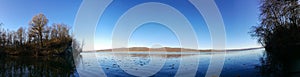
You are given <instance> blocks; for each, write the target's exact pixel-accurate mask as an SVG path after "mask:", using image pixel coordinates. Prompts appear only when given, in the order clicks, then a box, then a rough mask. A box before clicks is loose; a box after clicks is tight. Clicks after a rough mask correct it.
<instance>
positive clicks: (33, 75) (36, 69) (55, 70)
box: [0, 56, 76, 77]
mask: <svg viewBox="0 0 300 77" xmlns="http://www.w3.org/2000/svg"><path fill="white" fill-rule="evenodd" d="M75 72H76V68H75V65H74V62H73V58H72V57H58V56H56V57H25V56H22V57H21V56H0V76H1V77H73V76H76V73H75Z"/></svg>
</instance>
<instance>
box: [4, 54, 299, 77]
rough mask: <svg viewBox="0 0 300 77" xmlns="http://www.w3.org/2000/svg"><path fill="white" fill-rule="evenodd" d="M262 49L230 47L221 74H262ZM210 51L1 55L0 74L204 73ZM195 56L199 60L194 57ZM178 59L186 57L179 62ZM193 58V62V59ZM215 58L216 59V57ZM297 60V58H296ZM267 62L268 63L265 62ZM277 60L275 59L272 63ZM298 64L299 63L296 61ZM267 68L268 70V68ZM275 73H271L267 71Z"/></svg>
mask: <svg viewBox="0 0 300 77" xmlns="http://www.w3.org/2000/svg"><path fill="white" fill-rule="evenodd" d="M264 52H265V50H264V49H255V50H245V51H230V52H227V53H226V54H225V58H224V65H223V69H222V70H221V74H220V76H222V77H223V76H225V77H228V76H229V77H232V76H233V77H236V76H242V77H253V76H265V75H264V74H263V73H269V72H263V70H262V69H261V68H263V69H265V68H269V67H265V66H264V67H262V63H264V61H262V59H263V57H264ZM211 55H214V56H218V55H224V54H223V53H220V52H215V53H211V52H151V53H149V52H129V53H127V52H109V51H107V52H84V53H80V54H79V55H74V59H73V57H58V56H55V57H53V56H52V57H17V56H1V57H0V63H1V64H0V76H1V77H11V76H13V77H16V76H18V77H19V76H21V77H22V76H23V77H28V76H45V77H47V76H50V77H53V76H55V77H56V76H61V77H79V76H81V77H95V76H96V77H98V76H107V77H134V76H151V77H173V76H193V73H195V74H194V76H197V77H203V76H205V75H206V72H207V71H208V68H209V65H210V60H211ZM197 58H198V59H199V61H196V62H195V60H197ZM181 60H186V61H183V62H181ZM193 61H194V62H193ZM217 62H218V61H217ZM220 62H221V61H220ZM298 63H300V62H298ZM264 64H268V63H264ZM274 64H276V63H274ZM296 66H297V67H298V65H296ZM267 71H269V70H267ZM266 76H274V75H266Z"/></svg>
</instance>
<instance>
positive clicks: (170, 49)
mask: <svg viewBox="0 0 300 77" xmlns="http://www.w3.org/2000/svg"><path fill="white" fill-rule="evenodd" d="M260 48H263V47H257V48H244V49H227V50H226V51H244V50H253V49H260ZM112 50H114V51H127V50H128V51H167V52H180V51H199V52H211V51H223V50H212V49H208V50H199V49H189V48H172V47H162V48H148V47H130V48H115V49H104V50H97V52H103V51H112Z"/></svg>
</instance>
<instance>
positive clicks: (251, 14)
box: [0, 0, 260, 49]
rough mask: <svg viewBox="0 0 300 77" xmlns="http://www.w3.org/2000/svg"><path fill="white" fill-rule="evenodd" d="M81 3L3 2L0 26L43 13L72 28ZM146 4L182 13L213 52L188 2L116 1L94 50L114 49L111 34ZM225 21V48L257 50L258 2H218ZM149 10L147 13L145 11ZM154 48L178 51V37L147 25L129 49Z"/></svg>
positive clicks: (54, 0) (65, 0)
mask: <svg viewBox="0 0 300 77" xmlns="http://www.w3.org/2000/svg"><path fill="white" fill-rule="evenodd" d="M81 2H82V1H81V0H1V1H0V22H2V23H4V24H5V25H4V27H5V28H8V29H12V30H15V29H17V28H18V27H20V26H23V27H28V23H29V21H30V20H31V18H32V17H33V16H34V15H36V14H38V13H44V14H45V15H46V16H47V18H48V19H49V23H48V25H51V24H52V23H65V24H68V25H70V26H72V25H73V23H74V20H75V18H76V14H77V11H78V9H79V7H80V4H81ZM145 2H160V3H164V4H167V5H170V6H172V7H174V8H176V9H177V10H179V11H180V12H181V13H182V14H184V16H185V17H186V18H187V19H188V20H189V21H190V23H191V24H192V25H193V28H194V29H195V32H196V34H197V37H198V43H199V48H200V49H210V48H211V40H210V39H211V38H210V35H209V30H208V27H207V25H206V23H205V21H204V20H203V18H202V16H201V15H200V13H198V11H197V9H196V8H195V7H194V6H193V5H192V4H191V3H189V2H188V1H186V0H115V1H113V2H112V4H110V5H109V6H108V8H107V9H106V10H105V11H104V13H103V15H102V17H101V19H100V20H99V23H98V25H101V26H97V29H96V30H97V31H96V35H95V49H107V48H110V47H111V34H112V30H113V28H114V25H115V23H116V22H117V20H118V19H119V18H120V16H121V15H122V14H123V13H124V12H126V11H127V10H128V9H130V8H131V7H134V6H135V5H138V4H141V3H145ZM215 2H216V4H217V6H218V8H219V10H220V12H221V14H222V17H223V20H224V24H225V29H226V35H227V38H226V43H227V44H226V47H227V48H228V49H231V48H249V47H258V46H260V45H259V44H257V42H256V40H255V39H252V38H251V37H250V35H249V34H248V32H249V30H250V28H251V26H254V25H257V23H258V15H259V10H258V5H259V1H258V0H215ZM145 10H147V9H145ZM154 44H160V45H162V46H170V47H179V46H180V43H179V42H178V41H177V38H176V35H175V34H174V33H173V32H172V31H171V30H170V29H168V28H167V27H165V26H164V25H162V24H159V23H146V24H143V25H142V26H141V27H139V28H137V29H136V31H134V32H133V34H132V35H131V38H130V40H129V46H147V47H151V46H152V45H154Z"/></svg>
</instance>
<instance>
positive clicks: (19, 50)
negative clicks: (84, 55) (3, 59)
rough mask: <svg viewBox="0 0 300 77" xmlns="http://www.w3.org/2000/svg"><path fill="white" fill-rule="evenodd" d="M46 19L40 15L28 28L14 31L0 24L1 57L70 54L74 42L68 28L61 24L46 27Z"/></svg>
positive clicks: (35, 17) (33, 19)
mask: <svg viewBox="0 0 300 77" xmlns="http://www.w3.org/2000/svg"><path fill="white" fill-rule="evenodd" d="M48 21H49V20H48V19H47V17H46V16H45V15H44V14H42V13H40V14H37V15H35V16H34V17H33V18H32V20H30V21H29V24H28V28H23V27H20V28H18V29H17V30H16V31H13V30H9V29H4V28H3V26H4V24H3V23H1V24H0V54H1V55H29V56H43V55H64V54H68V52H71V50H70V49H71V47H72V43H73V41H74V40H75V39H74V38H73V37H72V36H71V35H70V32H69V31H70V27H69V26H68V25H66V24H63V23H53V24H52V25H51V26H49V25H48Z"/></svg>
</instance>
